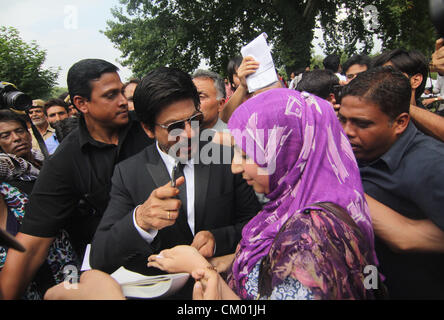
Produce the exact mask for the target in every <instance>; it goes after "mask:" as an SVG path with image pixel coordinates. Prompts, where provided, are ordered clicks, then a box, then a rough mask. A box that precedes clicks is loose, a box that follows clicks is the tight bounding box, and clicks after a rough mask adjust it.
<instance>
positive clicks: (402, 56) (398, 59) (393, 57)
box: [372, 49, 429, 99]
mask: <svg viewBox="0 0 444 320" xmlns="http://www.w3.org/2000/svg"><path fill="white" fill-rule="evenodd" d="M387 62H391V63H392V64H393V67H394V68H395V69H396V70H399V71H401V72H404V73H406V74H407V75H408V76H409V77H412V76H414V75H415V74H418V73H419V74H422V83H421V85H420V86H419V87H418V88H416V90H415V98H416V99H419V98H420V97H421V95H422V94H423V93H424V89H425V86H426V82H427V77H428V74H429V67H428V65H427V61H426V58H425V57H424V55H423V54H422V53H421V52H419V51H406V50H404V49H395V50H391V51H386V52H383V53H382V54H380V55H379V56H377V57H375V58H374V59H373V61H372V65H373V67H380V66H382V65H384V64H385V63H387Z"/></svg>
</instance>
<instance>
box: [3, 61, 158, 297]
mask: <svg viewBox="0 0 444 320" xmlns="http://www.w3.org/2000/svg"><path fill="white" fill-rule="evenodd" d="M117 71H118V69H117V67H116V66H114V65H113V64H111V63H109V62H107V61H104V60H99V59H86V60H81V61H79V62H77V63H76V64H74V65H73V66H72V67H71V68H70V70H69V71H68V79H67V80H68V81H67V82H68V90H69V94H70V96H71V101H72V102H73V104H74V105H75V106H76V108H77V109H78V110H80V112H81V114H82V116H81V118H80V119H79V127H78V128H77V129H75V130H74V131H73V132H72V133H71V134H70V135H68V136H67V137H66V138H64V139H63V141H62V143H61V144H60V146H59V147H58V148H57V150H56V152H55V153H54V154H53V155H52V156H51V157H50V158H49V159H48V160H47V161H46V162H45V164H44V165H43V168H42V170H41V171H40V174H39V177H38V179H37V182H36V184H35V185H34V189H33V193H32V195H31V197H30V199H29V203H28V205H27V207H26V216H25V218H24V220H23V224H22V228H21V230H20V232H19V233H18V234H17V236H16V238H17V240H18V241H19V242H20V243H21V244H23V246H24V247H25V248H26V251H25V252H23V253H22V252H18V251H15V250H9V252H8V257H7V259H6V263H5V266H4V268H3V270H2V272H0V289H1V291H2V293H3V296H4V298H6V299H17V298H19V297H20V296H21V294H22V292H23V291H24V290H25V288H26V287H27V285H28V284H29V282H30V280H31V279H32V278H33V276H34V274H35V272H36V270H37V269H38V268H39V266H40V265H41V264H42V262H43V261H44V260H45V258H46V256H47V254H48V248H49V246H50V245H51V243H52V242H53V240H54V237H55V236H56V235H57V233H58V232H59V230H60V229H65V230H66V231H67V232H68V233H69V236H70V238H71V241H72V244H73V246H74V249H75V251H76V252H77V254H78V256H79V257H83V254H84V251H85V247H86V245H87V244H88V243H90V242H91V241H92V237H93V235H94V232H95V230H96V228H97V225H98V224H99V221H100V219H101V217H102V214H103V212H104V211H105V208H106V205H107V204H108V200H109V190H110V180H111V175H112V172H113V169H114V166H115V165H116V164H117V163H118V162H120V161H122V160H124V159H126V158H128V157H129V156H132V155H134V154H136V153H137V152H139V151H140V150H142V149H143V148H144V147H146V146H147V145H149V144H150V143H151V142H152V140H150V139H149V138H148V137H147V136H146V134H145V133H144V132H143V130H142V128H141V126H140V124H139V123H138V122H137V121H134V120H133V119H132V116H131V115H130V114H129V113H128V106H127V100H126V98H125V96H124V95H123V92H122V88H123V84H122V82H121V81H120V77H119V75H118V73H117ZM79 273H80V271H79Z"/></svg>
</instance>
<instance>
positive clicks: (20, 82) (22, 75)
mask: <svg viewBox="0 0 444 320" xmlns="http://www.w3.org/2000/svg"><path fill="white" fill-rule="evenodd" d="M45 58H46V52H45V51H44V50H41V49H40V48H39V46H38V45H37V44H36V43H35V42H34V41H32V42H31V43H30V44H27V43H25V42H24V41H23V40H22V39H21V38H20V35H19V32H18V31H17V29H15V28H13V27H4V26H1V27H0V80H1V81H6V82H11V83H13V84H15V85H16V86H17V88H18V89H19V90H20V91H22V92H24V93H26V94H28V95H29V96H30V97H31V98H33V99H38V98H40V99H46V98H48V97H49V96H50V94H51V89H52V87H53V86H54V85H55V84H56V81H57V77H58V73H59V69H58V70H53V69H51V68H50V69H44V68H43V67H42V65H43V63H44V62H45Z"/></svg>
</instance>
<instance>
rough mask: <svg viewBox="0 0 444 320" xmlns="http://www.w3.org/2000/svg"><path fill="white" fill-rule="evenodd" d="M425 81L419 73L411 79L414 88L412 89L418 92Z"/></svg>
mask: <svg viewBox="0 0 444 320" xmlns="http://www.w3.org/2000/svg"><path fill="white" fill-rule="evenodd" d="M423 80H424V77H423V76H422V74H420V73H417V74H415V75H414V76H412V77H410V85H411V86H412V89H414V90H416V88H418V87H419V86H420V85H421V83H422V81H423Z"/></svg>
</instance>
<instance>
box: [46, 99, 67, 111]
mask: <svg viewBox="0 0 444 320" xmlns="http://www.w3.org/2000/svg"><path fill="white" fill-rule="evenodd" d="M53 106H61V107H63V108H64V109H65V110H66V112H67V113H68V112H69V109H68V105H67V104H66V103H65V101H63V100H62V99H57V98H54V99H50V100H48V101H47V102H46V103H45V108H44V109H43V111H44V112H45V115H48V109H49V108H51V107H53Z"/></svg>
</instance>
